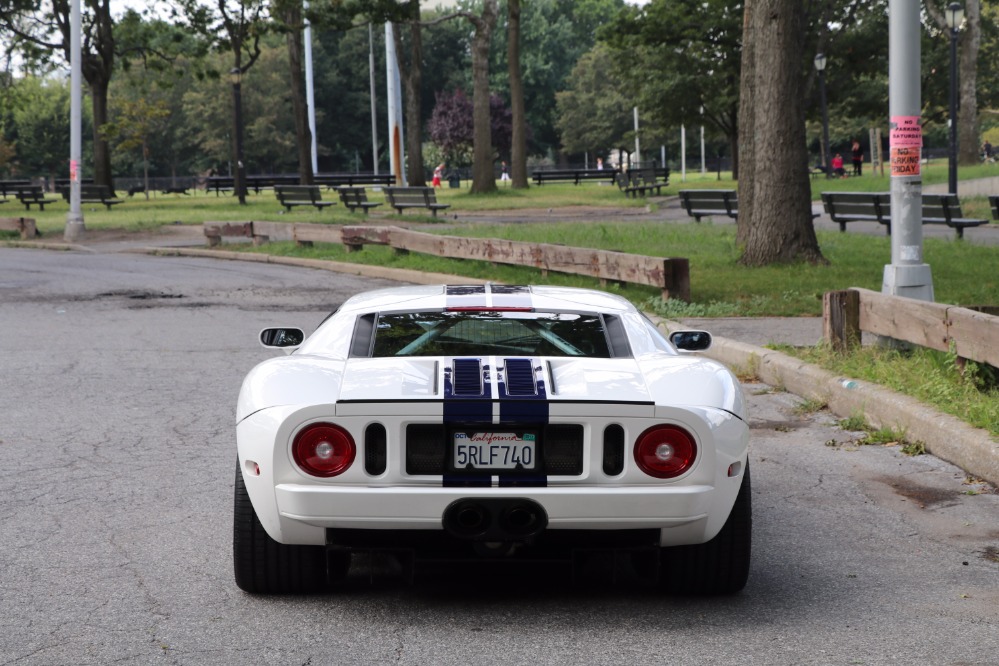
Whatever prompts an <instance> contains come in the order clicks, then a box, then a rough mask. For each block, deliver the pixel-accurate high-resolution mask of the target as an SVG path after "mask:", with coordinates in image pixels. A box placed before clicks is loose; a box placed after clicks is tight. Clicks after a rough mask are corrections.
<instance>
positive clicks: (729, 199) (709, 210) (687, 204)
mask: <svg viewBox="0 0 999 666" xmlns="http://www.w3.org/2000/svg"><path fill="white" fill-rule="evenodd" d="M680 203H681V204H682V205H683V209H684V210H686V211H687V215H689V216H691V217H692V218H694V220H695V221H696V222H700V221H701V218H702V217H712V216H715V215H726V216H728V217H731V218H732V219H733V220H734V219H736V218H737V217H738V216H739V199H738V196H737V195H736V192H735V190H680Z"/></svg>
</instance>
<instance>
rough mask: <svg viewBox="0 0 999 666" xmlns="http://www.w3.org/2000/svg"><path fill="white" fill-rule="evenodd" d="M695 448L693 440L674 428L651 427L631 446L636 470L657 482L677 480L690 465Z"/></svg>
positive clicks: (682, 430)
mask: <svg viewBox="0 0 999 666" xmlns="http://www.w3.org/2000/svg"><path fill="white" fill-rule="evenodd" d="M695 458H697V444H695V443H694V438H693V436H692V435H691V434H690V433H689V432H687V431H686V430H684V429H683V428H681V427H679V426H675V425H658V426H653V427H651V428H649V429H648V430H646V431H645V432H643V433H642V434H641V435H640V436H639V437H638V440H637V441H636V442H635V462H636V463H637V464H638V467H639V469H641V470H642V471H643V472H645V473H646V474H648V475H649V476H654V477H655V478H657V479H671V478H673V477H676V476H680V475H681V474H683V473H684V472H686V471H687V470H688V469H690V467H691V465H693V464H694V459H695Z"/></svg>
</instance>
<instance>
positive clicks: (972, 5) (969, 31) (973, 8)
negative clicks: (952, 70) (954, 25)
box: [957, 0, 982, 165]
mask: <svg viewBox="0 0 999 666" xmlns="http://www.w3.org/2000/svg"><path fill="white" fill-rule="evenodd" d="M964 12H965V17H966V18H965V23H964V30H963V31H961V34H960V35H959V36H958V49H959V54H958V71H959V72H960V76H961V79H960V88H959V99H960V102H959V104H960V110H959V112H958V115H957V117H958V121H957V134H958V136H957V148H958V153H957V161H958V162H959V163H960V164H965V165H971V164H978V155H979V152H978V149H979V143H978V142H979V135H978V97H977V93H976V88H977V86H978V51H979V49H980V48H981V44H982V5H981V0H966V2H965V3H964Z"/></svg>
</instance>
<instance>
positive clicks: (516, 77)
mask: <svg viewBox="0 0 999 666" xmlns="http://www.w3.org/2000/svg"><path fill="white" fill-rule="evenodd" d="M506 34H507V45H506V52H507V69H508V71H509V74H510V108H511V111H512V121H513V136H512V138H511V145H510V180H511V185H512V186H513V188H514V189H527V188H528V187H529V183H528V181H527V114H526V110H525V108H524V77H523V73H522V72H521V69H520V0H507V29H506Z"/></svg>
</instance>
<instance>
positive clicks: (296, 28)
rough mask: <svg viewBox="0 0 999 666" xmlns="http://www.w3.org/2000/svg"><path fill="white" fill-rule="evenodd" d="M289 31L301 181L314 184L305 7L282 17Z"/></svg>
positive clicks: (291, 8) (297, 4)
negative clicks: (304, 65)
mask: <svg viewBox="0 0 999 666" xmlns="http://www.w3.org/2000/svg"><path fill="white" fill-rule="evenodd" d="M282 19H283V21H284V23H285V26H286V27H287V28H288V34H287V37H286V41H287V44H288V68H289V72H290V76H291V86H290V87H291V108H292V114H293V115H294V117H295V141H296V143H297V144H298V182H299V183H301V184H302V185H312V183H313V180H314V179H313V175H314V174H313V173H312V131H311V130H310V129H309V106H308V102H307V101H306V97H305V85H304V74H303V72H302V57H303V55H302V53H303V46H302V27H303V24H302V4H301V2H299V1H297V0H296V1H295V2H292V3H289V4H288V6H287V9H285V11H284V16H283V17H282Z"/></svg>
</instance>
